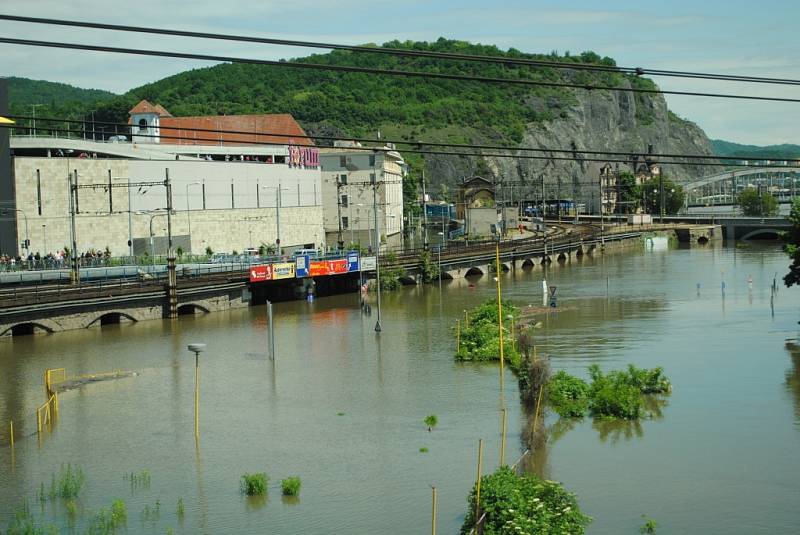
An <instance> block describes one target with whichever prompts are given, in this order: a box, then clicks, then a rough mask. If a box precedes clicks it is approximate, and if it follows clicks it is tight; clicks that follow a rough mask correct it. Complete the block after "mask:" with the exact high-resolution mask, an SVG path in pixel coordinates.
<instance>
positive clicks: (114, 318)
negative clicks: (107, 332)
mask: <svg viewBox="0 0 800 535" xmlns="http://www.w3.org/2000/svg"><path fill="white" fill-rule="evenodd" d="M137 321H139V320H137V319H136V318H134V317H133V316H131V315H130V314H127V313H125V312H118V311H112V312H103V313H102V314H100V315H98V316H97V317H96V318H95V319H93V320H92V321H90V322H89V323H88V324H87V325H86V327H87V328H89V327H92V326H93V325H118V324H120V323H126V322H132V323H135V322H137Z"/></svg>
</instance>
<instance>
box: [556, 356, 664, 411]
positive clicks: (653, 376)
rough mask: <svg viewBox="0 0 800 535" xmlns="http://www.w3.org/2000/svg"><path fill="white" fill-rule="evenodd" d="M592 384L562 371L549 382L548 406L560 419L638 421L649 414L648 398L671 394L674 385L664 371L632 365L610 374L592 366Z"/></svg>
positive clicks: (659, 368)
mask: <svg viewBox="0 0 800 535" xmlns="http://www.w3.org/2000/svg"><path fill="white" fill-rule="evenodd" d="M589 375H590V376H591V378H592V382H591V384H587V383H586V382H585V381H583V380H582V379H579V378H577V377H573V376H572V375H569V374H568V373H566V372H565V371H563V370H562V371H559V372H558V373H556V374H555V375H554V376H553V377H552V378H551V379H550V381H549V382H548V385H547V392H548V403H549V404H550V406H551V407H553V409H554V410H555V411H556V412H557V413H558V414H559V415H560V416H563V417H565V418H567V417H581V416H584V415H585V414H586V411H587V410H588V412H589V413H590V414H591V415H592V416H596V417H601V418H622V419H626V420H634V419H637V418H639V417H641V416H642V415H643V413H644V412H645V408H644V407H645V403H644V401H645V400H644V397H643V396H645V395H651V394H669V393H670V392H671V391H672V384H671V383H670V381H669V379H667V378H666V377H665V376H664V370H663V369H662V368H661V367H657V368H653V369H652V370H648V369H643V368H637V367H636V366H634V365H633V364H630V365H628V368H627V370H617V371H611V372H608V373H606V374H604V373H603V372H601V371H600V367H599V366H597V365H596V364H593V365H591V366H589Z"/></svg>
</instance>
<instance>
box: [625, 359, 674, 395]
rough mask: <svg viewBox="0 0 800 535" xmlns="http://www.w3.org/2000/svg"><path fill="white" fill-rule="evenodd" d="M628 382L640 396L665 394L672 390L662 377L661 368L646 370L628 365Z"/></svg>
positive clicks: (670, 385) (667, 380) (666, 380)
mask: <svg viewBox="0 0 800 535" xmlns="http://www.w3.org/2000/svg"><path fill="white" fill-rule="evenodd" d="M628 382H629V384H630V385H631V386H634V387H636V388H637V389H639V391H640V392H641V393H642V394H667V393H669V392H670V391H671V390H672V384H671V383H670V382H669V379H667V378H666V377H665V376H664V368H662V367H661V366H658V367H656V368H653V369H652V370H648V369H645V368H637V367H636V366H634V365H633V364H629V365H628Z"/></svg>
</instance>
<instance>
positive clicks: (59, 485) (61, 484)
mask: <svg viewBox="0 0 800 535" xmlns="http://www.w3.org/2000/svg"><path fill="white" fill-rule="evenodd" d="M83 482H84V477H83V470H81V468H80V467H79V466H76V467H75V468H72V465H71V464H67V467H66V468H64V465H63V464H62V465H61V469H60V470H59V471H58V477H56V476H55V474H53V476H52V479H51V480H50V494H49V496H50V499H53V498H66V499H71V498H77V497H78V494H80V492H81V488H83Z"/></svg>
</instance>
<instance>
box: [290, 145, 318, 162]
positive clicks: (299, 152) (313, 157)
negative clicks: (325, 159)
mask: <svg viewBox="0 0 800 535" xmlns="http://www.w3.org/2000/svg"><path fill="white" fill-rule="evenodd" d="M286 160H287V162H288V163H289V165H290V166H292V167H319V149H317V148H315V147H298V146H296V145H289V157H288V158H287V159H286Z"/></svg>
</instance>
